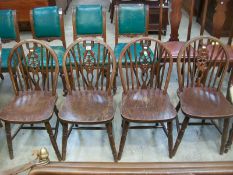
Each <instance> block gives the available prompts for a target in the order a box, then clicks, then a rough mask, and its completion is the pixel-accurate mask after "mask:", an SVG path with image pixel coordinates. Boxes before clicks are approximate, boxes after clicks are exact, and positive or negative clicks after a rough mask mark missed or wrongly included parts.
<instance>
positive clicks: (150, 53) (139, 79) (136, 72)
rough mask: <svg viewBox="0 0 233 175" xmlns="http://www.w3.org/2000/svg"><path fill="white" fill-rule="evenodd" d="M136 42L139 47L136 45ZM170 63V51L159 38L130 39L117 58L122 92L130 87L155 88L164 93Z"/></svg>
mask: <svg viewBox="0 0 233 175" xmlns="http://www.w3.org/2000/svg"><path fill="white" fill-rule="evenodd" d="M138 43H139V44H140V48H139V47H136V45H137V44H138ZM172 64H173V60H172V57H171V53H170V52H169V50H168V49H167V48H166V47H165V46H164V45H163V44H162V43H161V42H160V41H159V40H155V39H152V38H148V37H143V38H140V39H136V40H134V41H131V42H130V43H128V44H127V46H125V48H124V50H123V51H122V52H121V55H120V59H119V71H120V76H121V82H122V86H123V90H124V93H127V91H128V90H130V89H132V90H134V89H147V88H155V89H161V90H163V92H164V94H166V93H167V88H168V84H169V80H170V76H171V71H172ZM123 68H124V69H123Z"/></svg>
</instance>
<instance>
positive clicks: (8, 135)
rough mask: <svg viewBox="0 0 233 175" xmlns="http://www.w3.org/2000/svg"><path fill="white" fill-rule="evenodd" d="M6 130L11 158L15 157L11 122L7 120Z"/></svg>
mask: <svg viewBox="0 0 233 175" xmlns="http://www.w3.org/2000/svg"><path fill="white" fill-rule="evenodd" d="M5 130H6V139H7V146H8V151H9V155H10V159H13V158H14V154H13V145H12V137H11V124H10V123H8V122H5Z"/></svg>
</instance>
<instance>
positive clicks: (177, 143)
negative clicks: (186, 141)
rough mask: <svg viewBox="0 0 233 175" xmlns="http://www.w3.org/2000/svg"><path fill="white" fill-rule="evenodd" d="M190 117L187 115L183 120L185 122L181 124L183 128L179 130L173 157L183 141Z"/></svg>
mask: <svg viewBox="0 0 233 175" xmlns="http://www.w3.org/2000/svg"><path fill="white" fill-rule="evenodd" d="M189 119H190V118H189V117H187V116H186V117H185V118H184V121H183V123H182V125H181V129H180V130H179V132H178V136H177V138H176V142H175V146H174V149H173V155H172V157H173V156H175V154H176V151H177V149H178V147H179V145H180V142H181V140H182V138H183V136H184V132H185V129H186V128H187V126H188V123H189Z"/></svg>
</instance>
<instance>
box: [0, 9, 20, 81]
mask: <svg viewBox="0 0 233 175" xmlns="http://www.w3.org/2000/svg"><path fill="white" fill-rule="evenodd" d="M1 41H2V42H3V43H6V42H11V41H15V42H19V41H20V35H19V28H18V24H17V18H16V11H15V10H0V48H1V55H0V57H1V66H0V78H1V79H2V80H3V79H4V76H3V74H2V73H3V72H8V66H7V59H8V56H9V54H10V51H11V48H5V47H4V48H2V43H1Z"/></svg>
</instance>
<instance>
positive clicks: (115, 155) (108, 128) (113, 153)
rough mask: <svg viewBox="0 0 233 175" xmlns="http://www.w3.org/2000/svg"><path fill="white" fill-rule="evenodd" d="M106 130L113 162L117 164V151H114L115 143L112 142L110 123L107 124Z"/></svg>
mask: <svg viewBox="0 0 233 175" xmlns="http://www.w3.org/2000/svg"><path fill="white" fill-rule="evenodd" d="M106 128H107V132H108V139H109V142H110V146H111V149H112V155H113V158H114V162H117V151H116V146H115V141H114V138H113V134H112V122H110V123H107V124H106Z"/></svg>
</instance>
